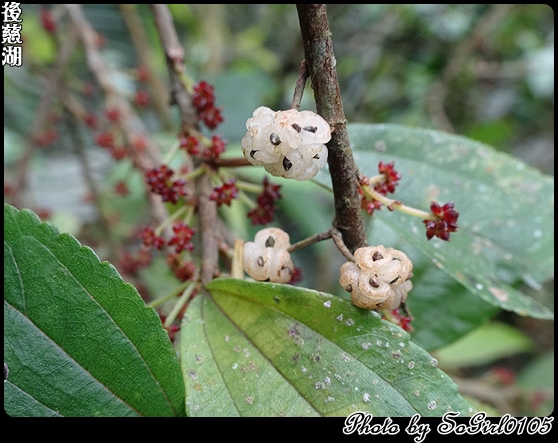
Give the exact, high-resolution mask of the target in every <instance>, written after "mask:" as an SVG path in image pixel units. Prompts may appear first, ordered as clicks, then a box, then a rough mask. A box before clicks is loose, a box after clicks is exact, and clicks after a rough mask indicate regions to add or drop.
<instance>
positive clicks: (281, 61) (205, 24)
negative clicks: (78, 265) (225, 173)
mask: <svg viewBox="0 0 558 443" xmlns="http://www.w3.org/2000/svg"><path fill="white" fill-rule="evenodd" d="M59 6H60V5H52V8H51V11H52V12H53V14H54V15H55V16H56V14H60V8H59ZM170 7H171V10H172V13H173V17H174V20H175V25H176V27H177V30H178V31H179V34H180V38H181V42H182V44H183V46H184V48H185V50H186V57H185V60H186V67H187V71H188V73H189V75H191V76H192V77H193V78H194V79H197V80H201V79H206V80H207V81H208V82H210V83H212V84H214V85H215V88H216V98H217V103H218V104H219V105H222V106H223V112H224V116H225V121H224V123H223V125H222V126H220V127H219V132H220V134H222V135H223V136H224V137H225V138H227V139H228V140H229V143H230V144H229V146H230V148H229V151H232V150H233V149H234V146H238V143H239V141H240V138H241V137H242V135H243V134H244V131H245V126H244V124H245V121H246V119H247V118H248V117H249V116H250V115H251V113H252V111H253V110H254V109H255V108H256V107H257V106H260V105H265V106H269V107H271V108H273V109H285V108H287V107H288V106H289V105H290V101H291V98H292V90H293V87H294V84H295V81H296V76H297V73H298V67H299V64H300V61H301V54H302V49H301V41H300V30H299V28H298V26H299V24H298V20H297V16H296V10H295V8H294V6H293V5H170ZM22 10H23V35H22V38H23V40H24V49H23V53H24V66H23V67H21V68H9V67H5V68H4V87H5V92H4V146H5V148H4V169H5V186H4V188H5V193H4V195H5V201H8V202H10V201H11V200H12V199H13V197H14V194H15V193H17V192H18V190H17V189H14V188H13V186H12V184H13V182H14V180H15V178H16V177H17V173H18V169H17V165H19V164H20V162H21V160H22V157H23V155H24V152H25V150H24V145H25V142H26V140H28V139H29V138H30V137H31V136H34V135H37V134H31V133H30V130H29V128H32V127H33V123H34V119H36V115H35V110H36V108H37V104H38V102H39V98H40V95H41V93H42V91H43V88H44V81H45V76H46V75H47V74H48V73H49V72H50V71H51V70H52V69H54V67H55V61H56V57H57V50H56V47H57V45H56V44H55V42H53V40H52V38H51V36H50V35H49V34H48V33H47V32H46V31H45V30H44V28H43V27H42V25H41V21H40V11H41V5H22ZM136 10H137V12H138V13H139V14H140V18H141V20H142V24H143V26H144V30H145V32H146V34H147V37H148V38H147V42H148V46H147V47H144V48H143V51H144V52H145V53H146V54H148V56H149V58H150V60H151V61H152V62H153V66H154V67H155V69H156V72H157V74H158V76H159V79H160V81H161V82H162V83H163V84H166V82H167V79H168V74H167V72H166V69H167V68H166V65H165V62H164V59H163V55H162V52H161V51H160V43H159V39H158V36H157V33H156V31H155V27H154V25H153V23H152V18H151V14H150V11H149V7H148V5H136ZM85 12H86V14H87V17H88V19H89V20H90V21H91V24H92V25H93V26H94V28H95V29H96V30H97V31H98V32H99V33H100V34H101V35H102V36H104V41H105V42H104V46H103V48H102V54H103V57H104V58H105V59H106V60H107V62H108V63H109V64H110V66H111V68H112V69H113V70H114V78H113V81H114V83H115V84H116V85H117V87H118V88H119V90H121V91H123V92H125V93H127V94H129V95H130V96H133V94H134V93H135V88H136V68H137V65H138V59H139V55H138V52H137V46H135V45H134V42H133V41H132V39H131V37H130V34H129V32H128V30H127V27H126V23H125V21H124V20H123V18H122V15H121V13H120V9H119V7H118V5H88V6H86V7H85ZM328 17H329V21H330V27H331V30H332V34H333V42H334V50H335V54H336V57H337V70H338V73H339V79H340V86H341V93H342V97H343V104H344V110H345V114H346V116H347V119H348V121H349V122H350V123H389V124H402V125H406V126H410V127H417V128H427V129H429V128H431V129H439V130H443V131H447V132H449V133H455V134H459V135H463V136H467V137H470V138H472V139H474V140H477V141H479V142H482V143H486V144H489V145H491V146H493V147H495V148H496V149H497V150H499V151H501V152H503V153H507V154H511V155H512V156H515V157H517V158H519V159H522V160H524V161H525V162H526V163H527V164H529V165H531V166H532V167H533V168H535V169H537V170H539V171H541V172H543V173H545V174H548V175H553V174H554V123H553V122H554V99H553V97H554V67H553V66H554V43H553V42H554V40H553V37H554V35H553V32H554V27H553V26H554V21H553V11H552V10H551V9H550V8H549V7H548V6H545V5H474V4H473V5H328ZM70 67H71V74H68V77H67V82H68V84H69V86H70V88H71V89H72V90H74V91H76V92H80V93H81V91H83V88H84V86H85V85H86V84H88V83H89V82H91V81H92V78H91V74H90V73H89V71H88V70H87V67H86V63H85V59H84V55H83V53H82V52H81V51H78V52H77V53H75V54H74V55H73V57H72V59H71V61H70ZM86 104H87V107H88V109H90V110H93V111H96V112H99V113H101V112H102V109H103V108H104V104H103V102H102V97H100V96H98V95H97V96H95V95H93V96H91V97H88V98H86ZM302 107H303V108H309V109H311V108H312V107H313V100H312V95H311V89H310V88H307V90H306V93H305V97H304V101H303V105H302ZM52 112H53V116H55V115H57V112H58V110H57V109H52ZM170 112H171V113H170V115H169V116H168V121H169V122H170V124H171V128H172V124H173V122H174V124H176V122H177V121H178V115H176V114H175V110H173V109H172V108H171V110H170ZM139 113H140V115H141V117H142V119H143V120H144V122H145V123H146V124H147V125H148V127H149V129H150V131H151V132H152V135H153V136H155V137H156V138H157V140H158V141H159V142H160V144H161V146H165V145H169V144H170V143H171V142H172V141H174V139H175V136H174V131H173V130H172V129H171V128H169V126H167V125H166V124H165V120H164V119H161V118H160V115H159V114H158V113H157V112H156V110H155V109H154V108H153V107H151V108H146V109H141V110H140V111H139ZM52 128H54V129H56V131H57V138H56V141H55V142H53V143H50V144H48V145H47V146H44V147H41V148H38V149H35V150H34V151H33V156H32V161H31V163H30V165H29V179H30V189H31V197H32V198H31V200H29V201H28V202H27V206H28V207H31V208H32V209H33V210H35V211H36V212H37V213H38V214H40V215H42V216H43V217H44V218H45V219H48V220H49V221H50V222H51V223H53V224H55V225H56V226H58V227H59V228H60V229H61V230H62V231H64V232H70V233H72V234H74V235H76V236H77V237H78V238H79V239H80V241H81V242H82V243H84V244H87V245H90V246H91V247H92V248H94V250H95V251H96V253H97V254H98V255H99V257H100V258H101V259H103V260H104V259H106V260H110V261H111V262H112V263H114V264H115V265H116V266H117V267H118V268H119V271H120V272H121V273H122V275H123V276H124V278H125V279H127V280H129V281H130V282H132V283H133V284H134V285H135V286H136V287H137V288H138V290H139V291H140V293H141V294H142V296H143V297H144V298H146V299H149V298H150V297H152V296H153V295H155V294H160V293H166V292H168V291H170V290H172V288H173V284H174V281H173V278H172V276H170V275H169V273H168V269H167V268H166V266H165V265H164V263H162V262H161V261H160V260H159V261H157V260H156V261H155V262H154V263H153V265H152V266H150V268H149V269H145V270H142V271H141V272H140V273H139V274H138V275H128V274H127V273H126V270H125V268H123V267H122V266H121V265H120V263H121V261H120V259H121V258H122V256H123V254H124V253H125V252H126V250H127V248H130V249H133V248H134V246H136V243H135V242H134V241H133V240H131V237H132V234H133V232H134V229H135V228H136V227H137V226H138V225H140V224H142V223H144V222H145V220H146V218H147V213H148V212H147V208H146V202H145V198H144V188H143V186H144V185H143V178H142V177H141V176H140V175H138V174H137V173H136V172H135V171H134V170H133V169H132V168H131V165H130V164H128V163H127V162H126V161H122V162H114V161H113V160H112V159H111V158H110V156H108V155H106V152H104V151H101V150H99V149H98V147H96V146H95V143H94V140H93V137H94V134H93V133H92V131H90V130H88V128H86V127H80V128H79V131H80V136H81V138H82V139H83V141H84V146H85V153H86V157H87V162H88V164H89V166H88V168H89V170H90V171H91V172H92V180H93V182H94V183H96V189H97V192H98V196H97V197H98V199H97V202H98V204H94V203H93V202H92V201H91V198H90V197H91V187H90V183H88V182H87V181H86V180H84V174H83V165H84V164H83V161H81V162H80V160H79V158H80V155H79V153H78V154H76V149H75V146H74V145H73V142H72V140H73V139H72V138H71V131H72V128H71V123H68V120H67V118H65V117H64V115H60V114H58V118H57V119H55V120H51V121H49V123H48V124H47V127H45V128H44V130H45V131H46V130H48V129H52ZM396 164H399V160H398V161H396ZM366 165H369V166H365V167H363V169H367V168H368V169H370V170H371V169H373V165H374V163H366ZM368 172H370V173H371V172H372V171H368ZM450 172H451V170H450ZM428 173H429V171H426V172H425V173H424V176H425V178H427V177H428ZM246 174H247V175H248V176H249V175H250V174H252V175H253V174H255V173H254V172H253V171H246ZM256 174H257V173H256ZM120 181H125V182H126V183H127V185H128V188H129V189H130V194H129V195H127V196H126V197H122V196H120V195H117V194H115V193H114V186H115V184H116V183H118V182H120ZM69 183H71V186H68V184H69ZM281 184H282V186H283V187H282V190H283V194H284V195H292V194H293V193H296V194H297V195H298V196H300V198H297V199H288V198H285V199H283V200H281V201H280V203H279V204H280V210H279V211H278V223H279V224H281V225H282V226H284V227H285V228H287V230H288V231H289V232H290V233H291V237H292V238H296V239H298V238H303V237H304V236H306V235H310V234H313V233H316V232H319V231H323V230H325V229H327V228H328V227H329V225H330V221H331V212H330V211H331V208H330V207H328V205H329V201H330V200H329V198H330V196H328V195H327V194H323V195H322V194H321V193H320V191H315V190H312V194H310V193H309V192H304V190H302V189H301V187H300V186H299V184H297V183H284V182H281ZM479 205H481V206H482V202H481V201H479ZM308 207H312V208H314V212H310V211H308V209H307V208H308ZM529 209H530V211H529V212H527V213H526V215H525V219H522V220H521V222H520V226H523V227H525V228H530V229H534V228H533V226H531V225H530V223H533V220H534V219H535V218H536V212H537V210H540V211H541V213H545V214H547V216H548V214H549V212H548V211H552V214H553V206H552V208H549V207H544V208H537V207H534V208H529ZM312 214H319V215H320V216H319V217H316V216H314V215H312ZM222 215H223V217H224V218H225V220H227V222H228V223H229V224H230V226H231V228H232V232H233V233H234V235H237V236H239V237H242V238H251V237H253V234H254V233H255V230H256V228H255V227H253V226H251V225H250V224H249V220H247V219H246V217H245V208H244V207H243V206H242V205H241V204H237V202H235V203H234V204H233V205H232V206H231V207H230V208H225V210H223V211H222ZM384 215H385V221H386V222H387V220H389V214H382V218H380V220H379V221H377V222H376V225H377V226H374V227H373V229H372V230H371V232H373V233H374V235H383V236H385V237H383V238H392V239H393V240H394V241H397V234H396V233H394V232H393V231H392V230H391V229H390V228H389V227H388V226H385V225H384V223H385V222H384V218H383V217H384ZM530 216H531V217H533V219H530ZM552 216H553V215H552ZM542 229H553V226H543V227H542ZM452 241H453V240H452ZM508 241H509V242H510V243H514V242H515V240H514V239H513V238H510V239H509V240H508ZM115 245H121V246H123V247H122V248H121V247H120V246H118V247H116V246H115ZM330 246H331V245H329V244H318V245H315V247H313V248H308V251H306V250H305V251H300V252H297V256H296V258H295V259H296V261H297V263H298V264H299V265H300V266H301V267H302V268H303V269H304V270H305V272H303V280H302V281H301V282H300V283H299V286H305V287H309V288H314V289H317V290H321V291H326V292H330V293H333V294H337V295H340V296H345V294H343V293H342V291H340V288H339V287H338V284H337V281H336V278H334V277H335V275H336V273H337V269H338V266H339V263H337V262H335V260H332V259H331V256H332V254H331V249H330ZM547 246H548V247H549V248H550V245H547ZM552 248H553V246H552ZM514 254H516V255H519V254H520V251H519V252H515V251H514ZM310 264H312V267H310ZM316 264H317V265H316ZM527 265H528V266H530V267H532V269H533V272H536V269H537V266H536V264H533V263H531V264H527ZM311 269H313V270H314V271H312V270H311ZM417 271H418V273H419V274H424V275H423V277H422V281H423V282H426V283H429V284H430V285H431V286H430V287H431V288H432V290H431V291H422V294H423V297H421V298H420V299H419V300H417V302H416V303H417V309H416V310H415V311H414V312H415V313H421V312H422V313H424V314H423V315H421V316H418V315H417V320H416V323H415V324H414V327H415V329H416V331H415V333H414V334H413V337H412V340H413V341H414V342H416V343H418V344H419V345H420V346H422V347H423V348H425V349H427V350H428V351H431V352H432V353H433V354H434V355H436V357H437V358H438V360H439V362H440V366H441V367H442V368H443V369H444V370H446V371H447V372H448V373H450V374H451V375H452V376H453V377H454V379H456V380H458V381H459V382H460V383H459V384H460V386H461V387H462V389H464V390H465V392H466V393H468V394H470V395H471V396H472V397H474V398H476V399H477V400H478V401H480V402H486V403H487V404H489V405H490V406H491V407H494V409H495V411H497V413H505V412H510V413H514V414H519V415H522V414H535V415H537V414H547V413H548V412H549V411H550V410H552V409H553V401H554V397H553V383H554V378H553V368H554V358H553V356H554V354H553V350H554V341H553V332H554V329H553V327H554V325H553V321H549V320H539V319H535V318H531V317H523V316H519V315H516V314H515V313H512V312H508V311H500V310H499V309H497V308H495V307H494V306H492V305H489V304H486V305H485V304H483V303H482V302H480V300H479V299H476V300H475V302H474V303H475V304H474V306H469V307H468V304H467V302H466V301H463V302H462V303H461V304H460V307H459V308H456V307H455V305H454V304H453V303H452V302H448V303H447V305H446V304H444V305H440V304H436V305H433V304H432V303H429V302H428V299H427V296H426V294H432V296H433V297H435V294H434V292H435V288H436V287H440V286H442V287H445V288H448V287H452V288H453V289H452V292H453V293H454V294H456V295H457V296H459V294H462V293H463V287H462V286H461V285H459V284H456V283H455V282H454V283H450V282H448V281H446V280H444V276H443V275H442V274H440V273H437V272H435V270H432V269H431V267H429V266H426V264H425V265H424V267H422V266H420V265H419V266H417ZM499 272H500V273H501V276H502V277H503V278H504V279H508V281H509V282H510V284H511V285H512V286H514V287H515V288H516V289H517V290H518V291H522V292H524V293H527V294H529V295H531V296H532V297H533V298H534V299H536V300H537V301H538V302H540V303H541V304H543V305H545V306H547V307H549V308H550V309H553V294H554V286H553V279H550V281H548V282H547V283H546V284H544V285H542V286H539V287H537V286H536V285H534V287H529V286H527V285H525V284H522V283H518V282H517V280H516V278H515V277H516V276H513V275H508V274H506V270H505V269H501V270H500V271H499ZM331 276H333V278H332V277H331ZM451 285H453V286H451ZM532 286H533V285H532ZM463 298H464V299H465V300H466V298H465V297H464V296H463ZM435 300H439V298H435ZM410 303H411V307H412V306H413V305H412V302H410ZM421 304H422V305H424V306H423V307H420V305H421ZM452 309H458V310H460V312H463V311H464V310H466V309H469V311H468V314H467V315H465V316H463V320H462V321H463V324H459V325H455V324H452V325H447V324H445V322H444V312H448V311H450V312H451V310H452ZM427 326H428V327H427ZM436 330H437V331H438V332H435V331H436ZM448 330H450V331H451V332H450V334H449V335H446V336H445V337H444V333H443V332H444V331H448ZM470 331H472V332H470ZM479 344H480V345H479ZM479 349H482V352H480V351H479ZM539 374H540V375H539Z"/></svg>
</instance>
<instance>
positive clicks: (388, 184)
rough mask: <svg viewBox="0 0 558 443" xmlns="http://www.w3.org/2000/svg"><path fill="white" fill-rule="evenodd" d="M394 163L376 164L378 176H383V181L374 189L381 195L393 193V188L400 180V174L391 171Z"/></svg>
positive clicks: (393, 170)
mask: <svg viewBox="0 0 558 443" xmlns="http://www.w3.org/2000/svg"><path fill="white" fill-rule="evenodd" d="M394 164H395V163H394V162H390V163H388V164H385V165H384V163H383V162H380V163H379V164H378V170H379V171H380V174H383V175H384V178H385V180H384V181H383V182H380V183H376V184H375V185H374V189H375V190H376V191H377V192H379V193H380V194H382V195H387V193H388V192H395V187H396V186H397V185H398V182H399V180H400V179H401V174H400V173H399V172H397V171H396V170H395V169H393V166H394Z"/></svg>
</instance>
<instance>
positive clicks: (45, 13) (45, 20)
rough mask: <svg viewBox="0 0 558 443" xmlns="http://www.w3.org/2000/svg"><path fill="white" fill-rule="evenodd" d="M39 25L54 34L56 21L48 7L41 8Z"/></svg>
mask: <svg viewBox="0 0 558 443" xmlns="http://www.w3.org/2000/svg"><path fill="white" fill-rule="evenodd" d="M40 15H41V25H42V26H43V29H44V30H45V31H46V32H48V33H49V34H54V33H55V32H56V21H55V20H54V17H53V15H52V13H51V12H50V10H49V9H46V8H42V9H41V12H40Z"/></svg>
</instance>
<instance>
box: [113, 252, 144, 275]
mask: <svg viewBox="0 0 558 443" xmlns="http://www.w3.org/2000/svg"><path fill="white" fill-rule="evenodd" d="M151 261H152V257H151V254H150V252H149V250H147V249H143V248H142V249H139V250H138V251H137V254H136V255H134V254H131V253H129V252H125V253H123V254H122V256H121V257H120V259H119V261H118V269H119V270H120V271H121V272H122V273H123V274H127V275H134V276H135V275H137V272H138V271H139V270H140V269H141V268H145V267H147V266H149V265H150V264H151Z"/></svg>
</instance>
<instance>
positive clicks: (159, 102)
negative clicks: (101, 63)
mask: <svg viewBox="0 0 558 443" xmlns="http://www.w3.org/2000/svg"><path fill="white" fill-rule="evenodd" d="M118 7H119V8H120V11H121V13H122V18H123V19H124V22H125V23H126V27H127V28H128V31H129V32H130V36H131V37H132V42H133V43H134V46H135V48H136V56H137V57H138V60H139V66H141V67H143V68H145V69H147V71H148V72H149V76H148V78H147V84H148V85H149V89H150V90H151V93H152V97H153V103H154V105H155V108H156V109H157V114H158V115H159V118H160V119H161V122H162V123H163V126H164V128H165V129H167V130H171V129H172V128H173V127H174V125H173V122H172V119H171V117H170V113H169V107H168V105H169V103H168V94H167V91H166V89H165V87H164V86H163V85H162V84H161V82H160V81H159V79H158V77H157V75H156V74H155V73H156V70H155V66H154V62H153V60H154V57H153V54H152V51H151V48H150V46H149V43H148V39H147V36H146V33H145V26H144V24H143V23H142V22H141V19H140V17H139V15H138V13H137V10H136V5H131V4H119V5H118Z"/></svg>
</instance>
